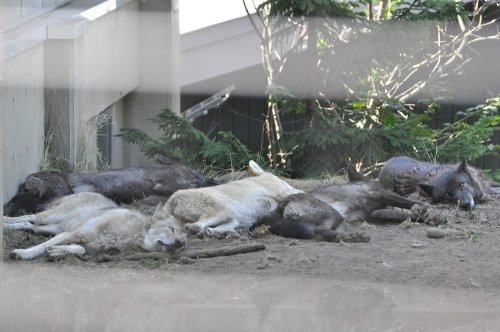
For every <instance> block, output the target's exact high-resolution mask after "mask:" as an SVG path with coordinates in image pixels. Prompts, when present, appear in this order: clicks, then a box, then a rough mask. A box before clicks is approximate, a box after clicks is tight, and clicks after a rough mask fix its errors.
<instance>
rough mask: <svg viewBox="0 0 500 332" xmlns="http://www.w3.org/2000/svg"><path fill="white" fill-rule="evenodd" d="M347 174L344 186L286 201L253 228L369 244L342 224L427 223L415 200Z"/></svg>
mask: <svg viewBox="0 0 500 332" xmlns="http://www.w3.org/2000/svg"><path fill="white" fill-rule="evenodd" d="M348 175H349V179H350V182H349V183H347V184H336V185H330V186H327V187H324V188H321V189H318V190H314V191H312V192H310V193H307V194H298V195H292V196H289V197H287V198H285V199H284V200H282V201H281V202H280V203H279V205H278V208H277V209H276V210H275V211H273V213H272V214H270V215H268V216H264V217H262V218H261V219H260V220H259V221H258V222H257V224H256V225H255V227H257V226H260V225H267V226H269V227H270V231H271V232H273V233H275V234H277V235H281V236H285V237H292V238H301V239H318V240H323V241H334V242H338V241H340V240H342V241H345V242H347V241H349V242H368V241H369V240H370V237H369V236H366V235H364V234H363V233H349V232H348V227H347V225H346V223H345V222H347V223H352V222H362V221H368V222H372V223H400V222H403V221H404V220H407V219H410V220H412V221H422V222H425V221H426V220H425V218H426V214H425V212H426V211H425V208H424V207H423V206H420V205H419V204H418V203H417V202H416V201H413V200H410V199H407V198H405V197H402V196H400V195H398V194H396V193H393V192H391V191H389V190H386V189H385V188H383V187H382V185H381V184H380V183H379V182H378V181H371V180H367V179H366V178H364V177H363V176H361V175H360V174H359V173H357V172H355V171H353V169H352V168H348ZM392 207H398V208H401V209H393V208H392ZM413 207H418V209H417V208H413ZM412 208H413V209H412ZM255 227H253V228H255Z"/></svg>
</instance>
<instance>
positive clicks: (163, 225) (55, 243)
mask: <svg viewBox="0 0 500 332" xmlns="http://www.w3.org/2000/svg"><path fill="white" fill-rule="evenodd" d="M3 223H4V225H3V227H4V229H11V230H28V231H33V232H35V233H40V234H45V235H54V237H52V238H51V239H49V240H47V241H45V242H43V243H41V244H39V245H36V246H33V247H31V248H27V249H15V250H13V251H12V252H11V253H10V255H9V257H10V258H13V259H25V260H29V259H34V258H36V257H39V256H41V255H43V254H45V253H47V254H48V255H49V256H51V257H59V256H64V255H66V254H71V253H73V254H84V253H86V252H89V251H93V252H96V251H107V250H109V249H126V248H132V249H138V248H142V249H144V250H146V251H161V252H173V251H176V250H177V249H179V248H181V247H183V246H184V244H185V242H186V235H185V233H184V231H183V230H182V228H181V227H180V225H178V224H177V223H176V222H175V221H173V220H171V219H166V216H165V215H164V213H163V211H162V209H161V207H160V206H158V207H157V209H156V212H155V214H154V215H153V216H152V217H151V216H145V215H143V214H142V213H140V212H138V211H133V210H129V209H124V208H119V207H117V205H116V203H114V202H113V201H111V200H110V199H108V198H106V197H104V196H103V195H101V194H97V193H91V192H85V193H79V194H73V195H69V196H65V197H63V198H61V199H59V200H58V201H56V202H55V203H54V204H53V205H52V206H51V207H50V208H49V209H47V210H46V211H44V212H41V213H38V214H36V215H25V216H20V217H13V218H9V217H4V219H3Z"/></svg>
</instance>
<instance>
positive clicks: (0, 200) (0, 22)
mask: <svg viewBox="0 0 500 332" xmlns="http://www.w3.org/2000/svg"><path fill="white" fill-rule="evenodd" d="M2 82H3V6H2V5H1V4H0V105H2V104H3V103H2V102H1V99H2V98H3V93H1V92H2V91H3V83H2ZM3 113H4V110H3V109H2V107H0V219H3V133H4V130H3V127H4V121H3ZM2 260H3V222H0V263H1V262H2Z"/></svg>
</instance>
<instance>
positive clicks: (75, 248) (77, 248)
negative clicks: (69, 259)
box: [47, 244, 85, 258]
mask: <svg viewBox="0 0 500 332" xmlns="http://www.w3.org/2000/svg"><path fill="white" fill-rule="evenodd" d="M71 254H73V255H84V254H85V248H84V247H82V246H81V245H78V244H67V245H58V246H52V247H49V248H47V256H49V257H51V258H59V257H63V256H66V255H71Z"/></svg>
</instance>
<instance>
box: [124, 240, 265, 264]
mask: <svg viewBox="0 0 500 332" xmlns="http://www.w3.org/2000/svg"><path fill="white" fill-rule="evenodd" d="M264 249H266V246H265V245H263V244H261V243H244V244H237V245H228V246H224V247H219V248H208V249H198V250H186V251H182V252H179V253H176V254H173V255H168V254H165V253H162V252H147V253H136V254H133V255H129V256H126V257H125V260H130V261H138V260H142V259H160V258H165V257H167V258H169V259H173V260H178V259H181V258H211V257H218V256H231V255H238V254H245V253H249V252H254V251H260V250H264Z"/></svg>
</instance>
